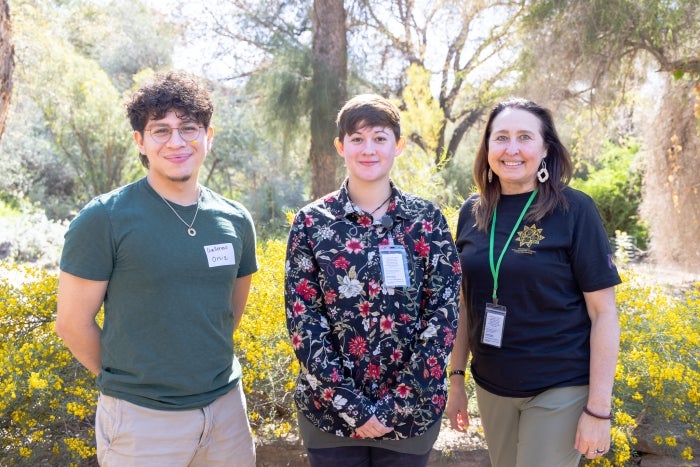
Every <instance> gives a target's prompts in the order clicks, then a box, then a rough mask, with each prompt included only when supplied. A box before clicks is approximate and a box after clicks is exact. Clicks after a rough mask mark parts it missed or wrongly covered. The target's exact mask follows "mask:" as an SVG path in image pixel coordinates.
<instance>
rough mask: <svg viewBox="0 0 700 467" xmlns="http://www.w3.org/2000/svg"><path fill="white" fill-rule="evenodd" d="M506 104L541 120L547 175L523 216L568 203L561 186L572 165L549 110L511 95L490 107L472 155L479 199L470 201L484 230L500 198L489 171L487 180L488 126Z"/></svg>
mask: <svg viewBox="0 0 700 467" xmlns="http://www.w3.org/2000/svg"><path fill="white" fill-rule="evenodd" d="M508 108H514V109H521V110H525V111H526V112H530V113H531V114H533V115H534V116H535V117H537V118H538V119H539V121H540V123H541V127H540V132H541V133H542V138H543V140H544V146H545V148H546V149H547V158H546V159H545V161H546V164H547V171H549V179H548V180H547V181H546V182H544V183H538V188H539V193H538V196H537V202H536V203H535V204H534V205H533V206H532V209H530V211H529V212H528V214H527V217H526V218H525V219H526V220H527V221H530V222H533V221H538V220H540V219H542V218H543V217H544V216H545V215H547V214H549V213H550V212H552V211H554V210H555V209H556V208H557V207H561V208H563V209H567V208H568V203H567V202H566V198H565V197H564V187H566V186H567V185H568V184H569V181H570V180H571V176H572V174H573V165H572V163H571V156H570V155H569V151H567V149H566V148H565V147H564V145H563V144H562V142H561V140H560V139H559V135H558V134H557V130H556V128H555V127H554V120H553V119H552V113H551V112H550V111H549V110H548V109H545V108H544V107H542V106H540V105H538V104H536V103H534V102H532V101H529V100H527V99H522V98H511V99H508V100H506V101H503V102H501V103H499V104H497V105H496V106H495V107H494V108H493V109H491V112H490V113H489V117H488V120H487V121H486V126H485V127H484V133H483V135H482V136H481V143H480V144H479V149H478V150H477V152H476V159H475V160H474V182H475V183H476V186H477V188H478V191H479V199H478V201H477V202H476V203H475V204H474V207H473V212H474V217H475V218H476V225H477V228H478V229H479V230H482V231H484V232H487V231H488V226H489V223H490V222H491V217H492V216H493V211H494V209H496V205H497V204H498V200H499V199H500V198H501V182H500V180H499V179H498V176H497V175H496V174H495V173H493V181H492V182H491V183H489V181H488V171H489V160H488V154H489V139H490V138H491V126H492V125H493V120H494V119H495V118H496V117H497V116H498V114H500V113H501V112H502V111H503V110H505V109H508Z"/></svg>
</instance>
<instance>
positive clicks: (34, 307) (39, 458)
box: [0, 267, 97, 466]
mask: <svg viewBox="0 0 700 467" xmlns="http://www.w3.org/2000/svg"><path fill="white" fill-rule="evenodd" d="M10 269H11V271H12V272H13V273H16V274H14V275H16V276H22V277H23V278H24V280H23V281H22V283H21V284H17V283H14V284H13V283H11V282H10V280H9V279H7V278H2V279H0V307H1V308H0V458H2V465H8V466H11V465H88V464H89V463H90V462H91V461H92V459H94V454H95V449H94V441H93V440H92V437H93V435H92V434H93V433H94V432H93V418H94V411H95V408H94V405H95V401H96V399H97V391H96V389H95V388H94V387H95V385H94V382H93V378H92V377H91V375H90V373H89V372H88V371H87V370H85V369H84V368H83V367H82V366H81V365H80V364H78V363H77V362H76V361H75V359H73V357H72V356H71V354H70V352H69V351H68V350H67V349H66V348H65V347H64V346H63V344H62V343H61V342H60V339H59V338H58V337H57V336H56V333H55V332H54V327H53V323H54V318H55V316H54V314H55V310H56V286H57V277H56V275H52V274H49V273H47V272H45V271H43V270H41V269H30V268H19V267H10ZM70 440H73V441H70ZM69 441H70V442H69Z"/></svg>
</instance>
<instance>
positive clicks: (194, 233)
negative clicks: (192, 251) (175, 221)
mask: <svg viewBox="0 0 700 467" xmlns="http://www.w3.org/2000/svg"><path fill="white" fill-rule="evenodd" d="M187 235H189V236H190V237H194V236H195V235H197V231H196V230H194V228H192V227H190V228H189V229H187Z"/></svg>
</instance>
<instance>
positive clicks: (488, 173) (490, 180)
mask: <svg viewBox="0 0 700 467" xmlns="http://www.w3.org/2000/svg"><path fill="white" fill-rule="evenodd" d="M486 177H487V178H488V179H489V183H491V182H493V171H492V170H491V167H489V171H488V172H486Z"/></svg>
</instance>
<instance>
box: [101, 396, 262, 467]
mask: <svg viewBox="0 0 700 467" xmlns="http://www.w3.org/2000/svg"><path fill="white" fill-rule="evenodd" d="M95 438H96V440H97V459H98V462H99V464H100V465H101V466H103V467H131V466H134V467H136V466H139V467H146V466H148V467H151V466H168V467H176V466H182V467H185V466H191V467H195V466H207V467H210V466H212V467H213V466H235V467H239V466H240V467H253V466H255V445H254V443H253V437H252V435H251V432H250V425H249V424H248V417H247V416H246V403H245V396H244V395H243V391H242V389H241V385H240V384H239V385H238V386H237V387H236V388H234V389H232V390H231V391H230V392H229V393H228V394H225V395H223V396H221V397H219V398H218V399H217V400H215V401H214V402H212V403H211V404H209V405H208V406H206V407H203V408H201V409H192V410H179V411H169V410H153V409H148V408H145V407H141V406H138V405H135V404H132V403H129V402H127V401H124V400H122V399H116V398H114V397H110V396H107V395H104V394H100V396H99V400H98V403H97V414H96V417H95Z"/></svg>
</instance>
